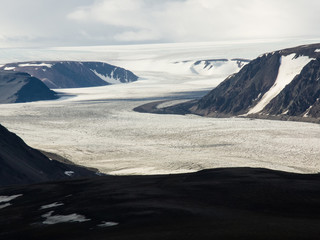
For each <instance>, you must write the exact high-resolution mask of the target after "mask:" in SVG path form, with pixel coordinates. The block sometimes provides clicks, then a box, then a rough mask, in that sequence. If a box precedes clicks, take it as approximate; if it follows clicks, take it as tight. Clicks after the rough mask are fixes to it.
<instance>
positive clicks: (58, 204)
mask: <svg viewBox="0 0 320 240" xmlns="http://www.w3.org/2000/svg"><path fill="white" fill-rule="evenodd" d="M63 205H64V204H63V203H59V202H54V203H51V204H47V205H43V206H41V207H40V210H42V209H48V208H55V207H59V206H63Z"/></svg>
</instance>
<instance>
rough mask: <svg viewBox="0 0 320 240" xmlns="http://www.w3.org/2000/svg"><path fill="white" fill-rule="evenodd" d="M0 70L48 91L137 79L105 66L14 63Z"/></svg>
mask: <svg viewBox="0 0 320 240" xmlns="http://www.w3.org/2000/svg"><path fill="white" fill-rule="evenodd" d="M0 69H2V70H11V71H18V72H26V73H29V74H30V75H32V76H34V77H37V78H39V79H40V80H41V81H42V82H43V83H45V84H46V85H47V86H48V87H49V88H51V89H56V88H78V87H96V86H105V85H110V84H115V83H129V82H133V81H136V80H137V79H138V77H137V76H136V75H135V74H134V73H132V72H131V71H129V70H126V69H124V68H121V67H117V66H114V65H110V64H107V63H104V62H82V61H30V62H15V63H8V64H5V65H3V66H2V67H1V68H0Z"/></svg>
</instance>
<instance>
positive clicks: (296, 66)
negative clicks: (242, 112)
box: [247, 53, 312, 114]
mask: <svg viewBox="0 0 320 240" xmlns="http://www.w3.org/2000/svg"><path fill="white" fill-rule="evenodd" d="M295 55H296V54H295V53H293V54H290V55H288V56H281V59H280V67H279V72H278V76H277V79H276V81H275V83H274V84H273V86H272V87H271V88H270V89H269V91H268V92H266V93H265V94H264V95H263V96H262V98H261V100H260V101H259V102H258V104H257V105H256V106H254V107H253V108H252V109H251V110H250V111H249V112H248V113H247V114H253V113H258V112H260V111H262V109H264V108H265V106H267V105H268V103H269V102H270V101H271V100H272V99H273V98H275V97H276V96H277V95H278V94H279V93H280V92H281V91H282V90H283V89H284V88H285V86H286V85H288V84H289V83H290V82H291V81H292V80H293V78H294V77H295V76H296V75H298V74H299V73H300V72H301V70H302V69H303V67H304V66H306V65H307V64H308V63H309V62H310V61H311V60H312V58H309V57H308V56H300V57H298V58H295Z"/></svg>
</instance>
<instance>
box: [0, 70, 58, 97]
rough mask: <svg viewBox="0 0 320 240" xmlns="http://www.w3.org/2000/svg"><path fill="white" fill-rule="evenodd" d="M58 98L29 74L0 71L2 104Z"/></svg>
mask: <svg viewBox="0 0 320 240" xmlns="http://www.w3.org/2000/svg"><path fill="white" fill-rule="evenodd" d="M57 98H58V97H57V96H56V93H55V92H54V91H51V90H50V89H49V88H48V87H47V86H46V85H45V84H43V83H42V82H41V81H40V80H39V79H37V78H35V77H31V76H30V75H29V74H27V73H21V72H13V71H3V70H0V103H22V102H32V101H40V100H53V99H57Z"/></svg>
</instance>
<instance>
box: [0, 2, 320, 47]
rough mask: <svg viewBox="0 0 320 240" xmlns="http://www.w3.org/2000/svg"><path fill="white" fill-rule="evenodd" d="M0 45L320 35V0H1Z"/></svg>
mask: <svg viewBox="0 0 320 240" xmlns="http://www.w3.org/2000/svg"><path fill="white" fill-rule="evenodd" d="M0 1H1V8H0V22H1V24H0V33H1V36H0V46H2V47H3V46H6V45H12V46H14V45H17V46H26V45H35V46H39V45H40V46H45V45H49V46H54V45H59V46H61V45H97V44H114V43H130V42H134V43H137V42H186V41H221V40H235V39H237V40H238V39H261V38H264V39H266V38H285V37H300V38H302V37H305V36H307V37H315V38H318V37H320V28H318V26H317V23H318V22H320V15H319V14H318V9H320V1H318V0H308V1H305V0H268V1H265V0H241V1H239V0H161V1H159V0H68V1H63V2H62V1H61V3H60V2H59V4H57V1H56V0H23V1H21V0H0Z"/></svg>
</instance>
